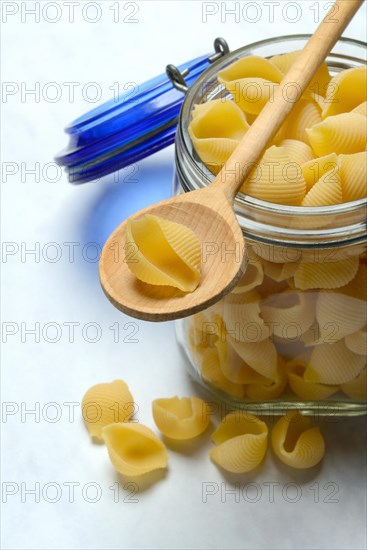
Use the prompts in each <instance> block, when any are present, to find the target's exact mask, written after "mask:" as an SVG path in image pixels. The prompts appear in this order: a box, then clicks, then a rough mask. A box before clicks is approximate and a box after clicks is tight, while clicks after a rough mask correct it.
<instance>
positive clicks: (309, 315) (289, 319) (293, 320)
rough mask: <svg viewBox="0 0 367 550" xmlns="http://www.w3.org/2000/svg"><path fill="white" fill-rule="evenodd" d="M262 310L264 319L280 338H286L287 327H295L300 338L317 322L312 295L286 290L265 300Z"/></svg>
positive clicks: (262, 303)
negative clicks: (285, 330)
mask: <svg viewBox="0 0 367 550" xmlns="http://www.w3.org/2000/svg"><path fill="white" fill-rule="evenodd" d="M260 308H261V315H262V317H263V319H264V320H265V322H266V323H267V324H268V325H269V326H271V327H272V330H273V333H274V334H275V335H276V336H279V337H280V338H285V335H284V329H285V327H291V326H294V327H295V329H296V332H297V335H299V336H300V335H301V334H303V333H304V332H306V331H307V330H308V329H309V328H310V326H311V325H312V323H313V322H314V320H315V300H314V297H313V296H312V293H311V294H310V293H306V292H297V291H293V290H288V291H287V290H286V291H284V292H282V293H281V294H279V295H274V296H270V297H268V298H266V299H265V300H263V301H262V302H261V305H260Z"/></svg>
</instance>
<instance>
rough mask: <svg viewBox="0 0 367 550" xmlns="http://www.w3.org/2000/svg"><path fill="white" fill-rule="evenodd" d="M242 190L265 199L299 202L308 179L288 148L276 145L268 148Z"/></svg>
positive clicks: (297, 203)
mask: <svg viewBox="0 0 367 550" xmlns="http://www.w3.org/2000/svg"><path fill="white" fill-rule="evenodd" d="M241 191H242V192H243V193H245V194H247V195H251V196H252V197H255V198H257V199H261V200H264V201H269V202H273V203H277V204H287V205H299V204H300V203H301V202H302V200H303V197H304V196H305V193H306V182H305V180H304V179H303V176H302V174H301V171H300V170H299V169H298V167H297V166H296V164H295V163H292V161H291V159H290V156H289V154H288V153H287V151H286V149H285V148H284V147H277V146H276V145H273V146H272V147H269V149H267V150H266V151H265V153H264V155H263V157H262V158H261V160H260V161H259V163H258V165H257V166H256V167H255V168H254V170H252V172H251V173H250V175H249V177H248V178H247V180H246V181H245V183H244V184H243V185H242V187H241Z"/></svg>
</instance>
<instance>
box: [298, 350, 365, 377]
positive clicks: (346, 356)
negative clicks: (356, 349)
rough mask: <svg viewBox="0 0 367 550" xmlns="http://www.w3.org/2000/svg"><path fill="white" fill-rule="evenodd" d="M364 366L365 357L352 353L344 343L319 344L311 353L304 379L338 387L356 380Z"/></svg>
mask: <svg viewBox="0 0 367 550" xmlns="http://www.w3.org/2000/svg"><path fill="white" fill-rule="evenodd" d="M365 364H366V359H365V357H363V355H358V354H357V353H353V352H352V351H351V350H350V349H348V348H347V346H346V345H345V343H344V341H340V342H336V343H335V344H320V345H319V346H316V347H315V348H314V350H313V351H312V354H311V358H310V362H309V364H308V365H307V368H306V370H305V372H304V379H305V380H306V381H309V382H317V383H321V384H331V385H340V384H344V383H345V382H349V381H350V380H353V378H356V376H358V374H359V373H360V372H361V370H362V369H363V368H364V366H365Z"/></svg>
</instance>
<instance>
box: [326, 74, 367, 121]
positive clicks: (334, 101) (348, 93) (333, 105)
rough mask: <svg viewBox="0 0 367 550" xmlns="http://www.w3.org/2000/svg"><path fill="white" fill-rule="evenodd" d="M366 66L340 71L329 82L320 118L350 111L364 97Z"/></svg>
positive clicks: (366, 78)
mask: <svg viewBox="0 0 367 550" xmlns="http://www.w3.org/2000/svg"><path fill="white" fill-rule="evenodd" d="M366 89H367V67H354V68H352V69H347V70H345V71H341V72H340V73H339V74H337V75H335V76H334V77H333V78H332V79H331V80H330V82H329V84H328V87H327V90H326V97H325V107H324V109H323V111H322V118H326V117H329V116H333V115H338V114H340V113H347V112H349V111H352V110H353V109H354V108H355V107H357V106H358V105H360V104H361V103H362V102H363V101H364V100H365V99H366Z"/></svg>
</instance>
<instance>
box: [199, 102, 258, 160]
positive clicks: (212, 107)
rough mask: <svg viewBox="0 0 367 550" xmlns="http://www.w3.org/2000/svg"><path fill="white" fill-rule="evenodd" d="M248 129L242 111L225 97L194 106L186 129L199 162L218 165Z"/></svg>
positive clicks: (229, 153)
mask: <svg viewBox="0 0 367 550" xmlns="http://www.w3.org/2000/svg"><path fill="white" fill-rule="evenodd" d="M248 128H249V124H248V123H247V121H246V117H245V114H244V113H243V111H242V110H241V109H240V108H239V107H238V106H237V105H236V104H235V102H234V101H232V100H231V99H230V98H224V99H216V100H213V101H208V102H206V103H202V104H199V105H196V106H195V109H194V111H193V114H192V120H191V122H190V124H189V128H188V132H189V135H190V138H191V141H192V143H193V145H194V147H195V150H196V152H197V154H198V155H199V157H200V159H201V160H202V162H204V163H205V164H206V165H208V166H209V165H210V166H217V167H219V168H220V167H221V166H222V165H223V164H224V163H225V162H226V161H227V159H228V158H229V157H230V155H231V154H232V153H233V151H234V150H235V148H236V147H237V145H238V144H239V142H240V141H241V139H242V138H243V136H244V135H245V133H246V132H247V130H248Z"/></svg>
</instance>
